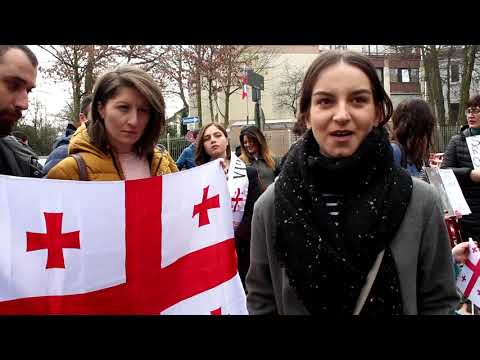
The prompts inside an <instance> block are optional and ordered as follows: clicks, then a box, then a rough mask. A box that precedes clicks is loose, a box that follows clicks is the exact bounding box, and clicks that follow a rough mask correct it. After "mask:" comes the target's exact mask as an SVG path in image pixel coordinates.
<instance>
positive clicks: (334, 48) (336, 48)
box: [329, 45, 348, 50]
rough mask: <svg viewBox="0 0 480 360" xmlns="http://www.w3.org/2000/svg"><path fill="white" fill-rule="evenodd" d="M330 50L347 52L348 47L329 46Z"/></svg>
mask: <svg viewBox="0 0 480 360" xmlns="http://www.w3.org/2000/svg"><path fill="white" fill-rule="evenodd" d="M329 47H330V50H347V47H348V45H329Z"/></svg>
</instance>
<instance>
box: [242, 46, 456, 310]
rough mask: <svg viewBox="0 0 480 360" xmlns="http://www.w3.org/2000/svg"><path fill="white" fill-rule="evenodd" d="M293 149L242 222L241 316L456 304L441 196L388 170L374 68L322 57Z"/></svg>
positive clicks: (337, 54)
mask: <svg viewBox="0 0 480 360" xmlns="http://www.w3.org/2000/svg"><path fill="white" fill-rule="evenodd" d="M299 111H300V112H301V113H302V114H304V116H305V118H306V121H307V123H308V124H309V126H310V129H308V130H307V131H306V133H305V134H304V135H303V137H302V138H301V139H300V142H299V144H298V145H297V146H295V147H294V148H292V150H291V151H290V154H289V155H288V158H287V160H286V161H285V164H284V167H283V169H282V172H281V173H280V175H279V177H278V179H277V180H276V181H275V183H274V184H273V185H272V186H270V187H269V188H268V189H267V190H266V191H265V192H264V193H263V194H262V196H261V197H260V198H259V199H258V201H257V203H256V205H255V210H254V215H253V220H252V244H251V253H250V268H249V271H248V274H247V280H246V283H247V292H248V294H247V307H248V310H249V313H250V314H336V315H338V314H341V315H349V314H358V313H361V314H367V315H400V314H450V313H452V314H453V312H454V310H455V308H456V305H457V303H458V298H457V294H456V291H455V282H454V274H453V271H452V268H453V264H452V259H451V252H450V246H449V241H448V235H447V230H446V227H445V223H444V221H443V214H442V211H441V208H442V206H441V200H440V197H439V196H438V194H437V193H436V192H435V190H434V189H433V187H432V186H431V185H429V184H426V183H425V182H423V181H421V180H419V179H416V178H413V177H411V176H409V174H408V173H407V172H406V171H404V170H403V169H401V168H398V167H396V166H394V164H393V155H392V149H391V147H390V143H389V139H388V134H387V132H386V130H385V129H384V127H383V126H384V124H385V123H386V121H387V120H388V119H389V118H390V115H391V114H392V103H391V101H390V99H389V97H388V95H387V94H386V93H385V90H384V89H383V86H382V84H381V82H380V80H379V78H378V76H377V73H376V71H375V67H374V66H373V65H372V64H371V63H370V61H369V60H368V59H367V58H365V57H364V56H362V55H360V54H357V53H354V52H342V51H326V52H323V53H322V54H321V55H320V56H319V57H318V58H317V59H316V60H315V61H314V62H313V63H312V64H311V66H310V67H309V69H308V71H307V73H306V75H305V78H304V81H303V85H302V90H301V98H300V107H299Z"/></svg>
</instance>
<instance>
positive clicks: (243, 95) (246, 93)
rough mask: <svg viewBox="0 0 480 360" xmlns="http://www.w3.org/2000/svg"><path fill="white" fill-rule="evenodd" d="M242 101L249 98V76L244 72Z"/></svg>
mask: <svg viewBox="0 0 480 360" xmlns="http://www.w3.org/2000/svg"><path fill="white" fill-rule="evenodd" d="M242 84H243V85H242V100H243V99H245V98H246V97H247V96H248V92H247V74H246V73H245V72H244V73H243V75H242Z"/></svg>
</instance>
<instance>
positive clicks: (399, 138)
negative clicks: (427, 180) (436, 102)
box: [391, 99, 435, 177]
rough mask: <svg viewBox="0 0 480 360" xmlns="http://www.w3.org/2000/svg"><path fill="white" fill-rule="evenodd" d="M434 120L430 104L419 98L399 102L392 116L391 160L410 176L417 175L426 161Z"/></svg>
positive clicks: (418, 175)
mask: <svg viewBox="0 0 480 360" xmlns="http://www.w3.org/2000/svg"><path fill="white" fill-rule="evenodd" d="M434 123H435V117H434V116H433V113H432V110H431V109H430V105H428V103H427V102H425V101H424V100H422V99H410V100H405V101H402V102H401V103H400V104H398V106H397V108H396V109H395V111H394V113H393V115H392V124H393V131H392V132H393V140H392V142H391V146H392V149H393V160H394V162H395V164H396V165H397V166H399V167H403V168H404V169H406V170H407V171H408V172H409V174H410V175H412V176H416V177H420V171H421V170H422V167H423V166H425V165H427V164H428V158H429V155H430V147H431V146H432V134H433V126H434Z"/></svg>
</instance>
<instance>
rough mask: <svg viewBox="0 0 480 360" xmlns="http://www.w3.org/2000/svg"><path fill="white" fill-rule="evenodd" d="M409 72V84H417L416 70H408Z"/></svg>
mask: <svg viewBox="0 0 480 360" xmlns="http://www.w3.org/2000/svg"><path fill="white" fill-rule="evenodd" d="M409 70H410V82H415V83H418V69H409Z"/></svg>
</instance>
